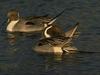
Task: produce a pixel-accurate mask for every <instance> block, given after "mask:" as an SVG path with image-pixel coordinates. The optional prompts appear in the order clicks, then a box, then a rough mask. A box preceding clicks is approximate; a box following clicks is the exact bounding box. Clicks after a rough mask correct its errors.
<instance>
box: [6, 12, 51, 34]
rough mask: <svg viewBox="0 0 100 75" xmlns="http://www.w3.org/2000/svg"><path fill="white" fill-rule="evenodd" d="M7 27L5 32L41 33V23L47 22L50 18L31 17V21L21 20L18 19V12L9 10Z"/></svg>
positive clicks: (42, 27) (42, 26)
mask: <svg viewBox="0 0 100 75" xmlns="http://www.w3.org/2000/svg"><path fill="white" fill-rule="evenodd" d="M7 16H8V25H7V28H6V30H7V32H11V33H13V32H26V33H29V32H39V31H42V30H43V29H44V28H45V26H44V25H43V24H42V22H45V21H46V22H47V21H49V20H50V19H51V18H50V17H33V18H32V19H29V20H28V19H23V18H21V17H20V15H19V12H18V11H16V10H11V11H9V12H8V15H7Z"/></svg>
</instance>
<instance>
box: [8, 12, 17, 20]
mask: <svg viewBox="0 0 100 75" xmlns="http://www.w3.org/2000/svg"><path fill="white" fill-rule="evenodd" d="M7 17H8V22H9V21H17V20H19V12H18V11H17V10H10V11H9V12H8V14H7Z"/></svg>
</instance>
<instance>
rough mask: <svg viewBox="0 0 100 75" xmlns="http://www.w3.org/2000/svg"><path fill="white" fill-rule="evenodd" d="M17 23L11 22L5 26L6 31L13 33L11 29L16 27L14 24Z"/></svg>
mask: <svg viewBox="0 0 100 75" xmlns="http://www.w3.org/2000/svg"><path fill="white" fill-rule="evenodd" d="M18 21H19V20H16V21H11V22H10V23H9V24H8V26H7V31H9V32H12V31H13V27H14V26H15V25H16V23H18Z"/></svg>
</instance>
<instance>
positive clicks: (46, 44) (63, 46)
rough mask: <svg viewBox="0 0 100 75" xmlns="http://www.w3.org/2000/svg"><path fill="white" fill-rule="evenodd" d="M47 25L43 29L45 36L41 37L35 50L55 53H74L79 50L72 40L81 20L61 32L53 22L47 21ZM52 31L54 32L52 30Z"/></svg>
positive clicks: (40, 52)
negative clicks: (55, 27)
mask: <svg viewBox="0 0 100 75" xmlns="http://www.w3.org/2000/svg"><path fill="white" fill-rule="evenodd" d="M45 24H46V25H47V27H46V28H45V29H44V31H43V36H44V37H45V38H42V39H40V40H39V41H38V42H37V43H36V45H35V46H34V48H33V50H34V51H35V52H37V53H39V54H45V53H53V54H60V55H61V54H63V53H73V52H76V51H77V48H76V47H74V46H72V40H73V38H74V36H75V33H76V32H77V28H78V25H79V22H78V23H76V24H75V25H74V26H72V27H71V28H70V29H69V30H68V31H67V32H65V33H61V32H59V31H56V30H55V31H52V30H54V26H53V25H52V24H51V23H45ZM51 31H52V32H51Z"/></svg>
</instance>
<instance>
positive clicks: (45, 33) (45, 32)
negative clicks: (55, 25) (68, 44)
mask: <svg viewBox="0 0 100 75" xmlns="http://www.w3.org/2000/svg"><path fill="white" fill-rule="evenodd" d="M51 27H52V26H50V27H47V28H46V29H45V31H44V35H45V37H46V38H50V37H51V36H50V35H49V34H48V33H47V31H48V30H49V29H50V28H51Z"/></svg>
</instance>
